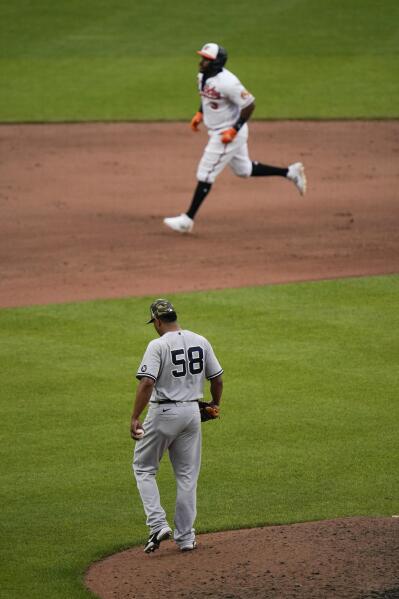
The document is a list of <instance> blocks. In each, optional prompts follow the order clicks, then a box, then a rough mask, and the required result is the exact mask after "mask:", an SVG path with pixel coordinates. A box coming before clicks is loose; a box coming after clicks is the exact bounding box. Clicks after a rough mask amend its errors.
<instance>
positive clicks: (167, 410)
mask: <svg viewBox="0 0 399 599" xmlns="http://www.w3.org/2000/svg"><path fill="white" fill-rule="evenodd" d="M171 409H172V408H166V410H165V409H163V410H162V412H169V410H171Z"/></svg>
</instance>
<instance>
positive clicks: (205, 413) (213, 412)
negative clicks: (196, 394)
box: [198, 401, 220, 422]
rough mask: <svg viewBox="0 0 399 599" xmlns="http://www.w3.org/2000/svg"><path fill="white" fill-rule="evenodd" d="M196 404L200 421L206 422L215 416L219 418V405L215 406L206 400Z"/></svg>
mask: <svg viewBox="0 0 399 599" xmlns="http://www.w3.org/2000/svg"><path fill="white" fill-rule="evenodd" d="M198 406H199V410H200V414H201V422H207V421H208V420H215V419H216V418H219V412H220V408H219V406H215V405H214V404H212V403H208V402H206V401H199V402H198Z"/></svg>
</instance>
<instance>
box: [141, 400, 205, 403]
mask: <svg viewBox="0 0 399 599" xmlns="http://www.w3.org/2000/svg"><path fill="white" fill-rule="evenodd" d="M195 401H196V402H198V399H187V400H184V401H174V400H173V399H161V400H160V401H150V403H157V404H163V403H194V402H195Z"/></svg>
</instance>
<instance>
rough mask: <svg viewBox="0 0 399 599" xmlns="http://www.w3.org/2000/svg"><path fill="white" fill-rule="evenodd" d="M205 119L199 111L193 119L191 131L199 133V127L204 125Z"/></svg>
mask: <svg viewBox="0 0 399 599" xmlns="http://www.w3.org/2000/svg"><path fill="white" fill-rule="evenodd" d="M203 118H204V116H203V114H202V112H199V111H198V112H196V113H195V115H194V116H193V118H192V119H191V129H192V130H193V131H195V132H196V133H197V132H198V127H199V126H200V124H201V123H202V120H203Z"/></svg>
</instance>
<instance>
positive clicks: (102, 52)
mask: <svg viewBox="0 0 399 599" xmlns="http://www.w3.org/2000/svg"><path fill="white" fill-rule="evenodd" d="M206 41H216V42H219V43H221V44H223V45H224V46H225V47H226V48H227V49H228V51H229V55H230V58H229V62H228V65H227V66H228V68H231V69H232V70H233V72H235V73H236V74H237V75H238V76H239V77H240V78H241V80H242V81H243V83H244V84H245V85H246V86H247V87H248V88H249V89H250V90H251V92H252V93H253V94H254V95H255V96H256V102H257V108H256V113H255V118H331V117H333V118H358V117H363V118H368V117H379V118H383V117H398V114H399V112H398V106H399V81H398V77H397V76H395V74H396V73H397V72H398V70H399V60H398V46H399V3H398V2H397V1H396V0H385V1H384V2H383V4H380V3H378V2H375V1H374V0H362V1H359V0H334V1H333V2H320V1H318V0H269V1H268V2H264V0H243V1H242V2H240V3H239V4H235V3H234V2H231V1H230V0H219V1H218V2H216V3H215V2H214V1H211V0H203V2H202V3H201V5H200V6H199V5H198V3H197V2H193V1H192V0H175V1H174V2H163V1H161V0H149V1H148V2H145V3H143V2H138V1H137V0H133V1H132V0H116V1H115V2H105V1H104V0H87V1H86V2H81V0H68V1H67V0H58V1H57V2H52V1H51V0H40V1H38V2H35V3H32V2H29V1H28V0H15V1H14V2H3V3H2V4H1V6H0V121H3V122H18V121H79V120H136V119H138V120H145V119H161V120H163V119H165V120H173V119H188V118H189V117H190V116H191V115H192V114H193V111H195V110H196V109H197V106H198V94H197V90H196V73H197V63H198V56H197V55H196V54H195V50H197V49H198V48H200V47H201V46H202V45H203V44H204V43H205V42H206Z"/></svg>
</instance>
